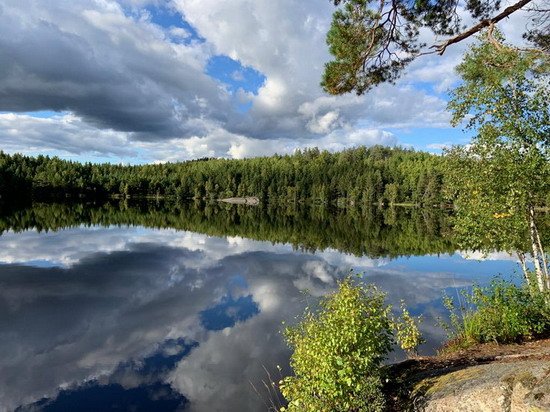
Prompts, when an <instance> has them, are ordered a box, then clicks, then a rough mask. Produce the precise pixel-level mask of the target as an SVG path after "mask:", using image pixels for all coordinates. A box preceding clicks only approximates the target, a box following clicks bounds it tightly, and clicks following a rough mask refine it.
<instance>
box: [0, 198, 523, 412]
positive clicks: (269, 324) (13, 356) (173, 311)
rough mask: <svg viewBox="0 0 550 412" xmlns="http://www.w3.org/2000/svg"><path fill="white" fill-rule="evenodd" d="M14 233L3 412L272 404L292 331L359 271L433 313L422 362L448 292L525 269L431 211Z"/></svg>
mask: <svg viewBox="0 0 550 412" xmlns="http://www.w3.org/2000/svg"><path fill="white" fill-rule="evenodd" d="M0 232H1V233H2V234H1V235H0V405H1V407H0V410H1V411H12V410H18V411H31V410H32V411H42V410H43V411H72V410H78V411H101V410H116V411H126V410H132V411H153V410H154V411H208V412H212V411H239V412H240V411H265V410H267V408H266V406H265V404H264V402H268V401H269V397H268V396H267V394H266V391H265V390H264V389H263V384H262V381H264V380H267V372H269V373H272V374H274V375H277V372H276V366H277V365H280V366H281V367H282V369H283V373H287V372H288V358H289V350H288V349H287V347H286V346H285V344H284V342H283V340H282V337H281V334H280V330H281V329H282V325H281V322H282V321H286V322H291V321H292V320H293V319H294V318H295V316H297V315H299V314H300V313H302V311H303V309H304V307H305V306H306V304H308V303H311V302H313V301H315V299H316V298H317V297H319V296H322V295H324V294H326V293H327V292H330V291H332V290H334V287H335V284H336V281H337V280H338V279H341V278H342V277H344V276H346V274H347V273H349V271H350V270H351V269H353V270H354V271H356V272H358V273H362V274H363V275H362V276H363V279H364V281H366V282H373V283H375V284H377V285H379V286H380V287H381V288H382V289H384V290H385V291H386V292H387V294H388V295H387V296H388V302H390V303H392V304H394V305H396V306H398V305H399V301H400V300H401V299H404V300H405V301H406V302H407V304H408V306H409V308H410V309H411V312H412V313H414V314H422V315H423V317H424V322H423V324H422V331H423V332H424V335H425V337H426V339H427V342H426V344H425V345H423V346H422V347H421V348H420V352H421V353H422V354H430V353H433V352H434V350H435V348H436V347H437V346H438V345H439V344H440V343H441V342H442V340H443V339H444V338H445V333H444V332H443V331H442V330H441V328H439V327H438V326H437V321H436V319H437V318H438V317H445V310H444V309H443V308H442V304H441V297H442V294H443V293H444V292H446V293H447V294H450V295H455V294H456V292H457V289H460V288H464V287H467V286H469V285H471V284H472V283H474V282H479V283H487V282H489V281H490V279H491V277H492V276H493V275H496V274H498V273H503V274H510V273H512V272H514V271H515V270H517V266H516V263H515V262H514V260H513V259H511V258H510V257H509V256H508V255H506V254H504V253H495V254H491V255H489V256H488V257H487V259H485V260H483V261H480V260H477V258H479V257H480V256H479V255H478V254H467V253H463V252H459V251H455V249H456V246H454V245H453V242H452V241H451V240H449V239H448V238H446V237H445V234H446V233H447V232H448V226H447V224H446V220H445V216H441V215H438V214H436V213H435V212H433V211H420V210H416V209H411V210H397V211H395V210H394V211H391V210H374V211H361V210H348V211H345V210H337V211H329V210H326V209H322V208H305V207H300V208H298V209H294V208H288V207H287V208H286V209H284V210H282V209H280V208H272V209H268V210H266V209H262V208H254V207H246V206H228V205H222V206H218V205H204V204H191V205H179V206H174V205H172V206H167V205H162V204H154V205H151V204H149V205H144V204H139V205H128V204H127V203H119V204H118V203H117V204H107V205H101V204H99V205H98V204H95V205H82V204H72V205H59V204H58V205H45V204H40V205H35V206H34V207H32V208H31V207H29V208H22V209H13V208H12V209H11V210H4V211H3V212H2V214H1V215H0ZM305 291H307V293H304V292H305ZM400 356H402V355H401V354H400V353H398V352H396V353H394V354H393V355H392V359H398V358H399V357H400ZM266 371H267V372H266ZM253 386H254V387H256V389H257V390H258V392H260V396H258V394H257V393H255V391H254V389H253Z"/></svg>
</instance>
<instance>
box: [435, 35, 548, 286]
mask: <svg viewBox="0 0 550 412" xmlns="http://www.w3.org/2000/svg"><path fill="white" fill-rule="evenodd" d="M457 71H458V73H459V74H460V76H461V77H462V84H461V85H460V86H459V87H457V88H456V89H455V90H454V91H453V92H452V94H451V101H450V103H449V109H450V110H451V112H452V114H453V118H452V123H453V124H454V125H457V124H459V123H461V122H463V121H465V122H466V127H467V128H469V129H472V130H475V131H476V132H477V135H476V136H475V137H474V138H473V139H472V141H471V143H470V144H469V145H467V146H463V147H455V148H453V149H451V150H449V151H448V152H447V153H446V158H447V172H448V177H447V189H448V195H449V197H450V198H451V200H452V202H453V204H454V205H455V209H456V216H455V222H454V224H455V226H454V227H455V232H456V235H457V236H458V239H459V241H460V243H461V244H462V245H463V246H464V247H467V248H470V249H477V250H482V251H485V252H488V251H491V250H495V249H499V250H506V251H508V252H516V253H517V254H518V257H519V260H520V263H521V266H522V269H523V271H524V273H525V277H526V279H527V281H535V282H536V286H537V288H538V289H539V290H540V291H546V290H550V277H549V267H548V261H549V259H548V245H545V244H544V243H545V242H544V240H543V239H541V233H540V231H539V222H538V220H537V213H536V212H537V208H540V207H543V206H548V205H545V204H544V203H545V201H546V200H547V198H548V193H549V190H550V166H549V164H550V163H549V162H550V157H549V155H550V152H549V148H550V110H549V102H550V87H549V84H550V82H549V80H550V79H549V77H550V76H549V72H548V58H547V55H544V54H541V53H539V52H537V51H533V50H521V49H517V48H514V47H512V46H509V45H506V44H505V43H504V41H503V39H502V38H501V37H500V35H499V34H498V33H494V32H493V30H491V28H490V29H489V30H488V31H487V32H486V33H485V34H484V35H482V36H481V38H480V42H479V43H478V44H476V45H474V46H473V47H472V48H471V49H470V51H469V52H468V53H466V55H465V57H464V59H463V62H462V63H461V64H460V65H459V66H458V68H457ZM531 269H534V274H535V276H534V280H532V277H531V273H532V271H531Z"/></svg>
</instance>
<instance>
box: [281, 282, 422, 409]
mask: <svg viewBox="0 0 550 412" xmlns="http://www.w3.org/2000/svg"><path fill="white" fill-rule="evenodd" d="M384 300H385V294H384V293H382V292H381V291H379V290H378V289H377V288H376V287H375V286H374V285H364V284H361V283H358V284H355V283H354V282H353V281H352V277H351V275H350V276H349V277H348V278H346V279H345V280H343V281H341V282H340V283H339V284H338V290H337V291H336V292H335V293H333V294H332V295H329V296H327V297H326V298H324V299H323V300H322V301H321V303H320V310H318V311H315V312H312V311H310V310H309V309H307V310H306V311H305V313H304V315H303V316H302V318H301V321H300V322H299V323H298V324H297V325H296V326H294V327H290V328H287V329H286V330H285V338H286V340H287V343H288V344H289V346H290V347H291V348H292V349H293V350H294V353H293V354H292V357H291V366H292V368H293V370H294V373H295V375H294V376H289V377H286V378H284V379H283V380H282V382H281V383H280V389H281V392H282V394H283V395H284V397H285V398H286V399H287V400H288V401H289V404H288V408H287V409H286V410H287V411H300V412H314V411H315V412H319V411H326V412H339V411H341V412H348V411H366V412H369V411H382V410H384V404H385V400H384V398H383V395H382V393H381V386H382V380H381V364H382V361H383V360H384V359H385V358H386V355H387V354H388V353H389V352H390V350H391V347H392V344H393V343H394V339H393V333H394V330H395V331H396V332H397V337H398V341H399V342H400V343H401V346H402V347H403V348H404V349H405V350H407V351H414V349H415V348H416V346H417V345H418V344H420V343H421V342H422V337H421V336H420V332H419V330H418V327H417V321H416V319H415V318H413V317H411V316H410V314H409V312H408V311H407V309H406V308H405V306H404V304H403V305H402V313H403V315H402V316H401V318H399V319H396V318H394V316H393V315H392V314H391V307H390V306H389V305H386V304H385V301H384Z"/></svg>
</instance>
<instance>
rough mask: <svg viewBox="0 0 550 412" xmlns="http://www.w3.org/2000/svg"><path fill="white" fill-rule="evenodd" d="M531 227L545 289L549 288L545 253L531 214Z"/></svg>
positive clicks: (549, 281) (549, 282)
mask: <svg viewBox="0 0 550 412" xmlns="http://www.w3.org/2000/svg"><path fill="white" fill-rule="evenodd" d="M533 229H534V231H535V238H536V240H537V246H538V248H539V252H540V256H541V261H542V273H543V276H544V280H545V283H546V289H550V276H549V275H548V261H547V260H546V253H545V251H544V249H543V247H542V241H541V240H540V235H539V230H538V228H537V225H536V222H535V219H534V216H533Z"/></svg>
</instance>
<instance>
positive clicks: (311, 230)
mask: <svg viewBox="0 0 550 412" xmlns="http://www.w3.org/2000/svg"><path fill="white" fill-rule="evenodd" d="M82 225H86V226H92V225H101V226H110V225H125V226H126V225H128V226H143V227H148V228H162V229H176V230H184V231H192V232H197V233H204V234H207V235H210V236H240V237H245V238H249V239H255V240H263V241H265V240H267V241H270V242H273V243H288V244H291V245H293V247H294V248H296V249H299V250H301V251H308V252H315V251H322V250H325V249H328V248H330V249H335V250H338V251H340V252H344V253H350V254H353V255H355V256H369V257H372V258H377V257H397V256H412V255H426V254H436V253H452V252H454V251H455V250H456V248H457V245H456V242H454V240H453V239H452V237H451V236H448V235H449V232H450V223H449V219H448V214H446V213H445V212H444V211H442V210H439V209H434V208H430V209H420V208H380V207H376V206H373V207H368V208H367V207H348V208H334V207H333V208H330V207H328V206H325V205H308V204H297V205H288V206H287V207H282V206H274V207H251V206H246V205H228V204H224V203H218V202H204V201H191V202H182V203H176V202H171V201H164V200H159V201H156V200H155V201H143V200H136V201H134V200H131V199H124V200H117V199H113V200H109V201H105V202H95V203H94V202H88V203H82V202H62V203H59V202H48V203H34V204H33V205H32V206H27V207H14V206H12V205H4V206H3V207H0V236H1V235H2V233H4V232H5V231H8V230H10V231H13V232H20V231H25V230H31V229H34V230H37V231H39V232H41V231H57V230H61V229H63V228H68V227H76V226H82Z"/></svg>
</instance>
